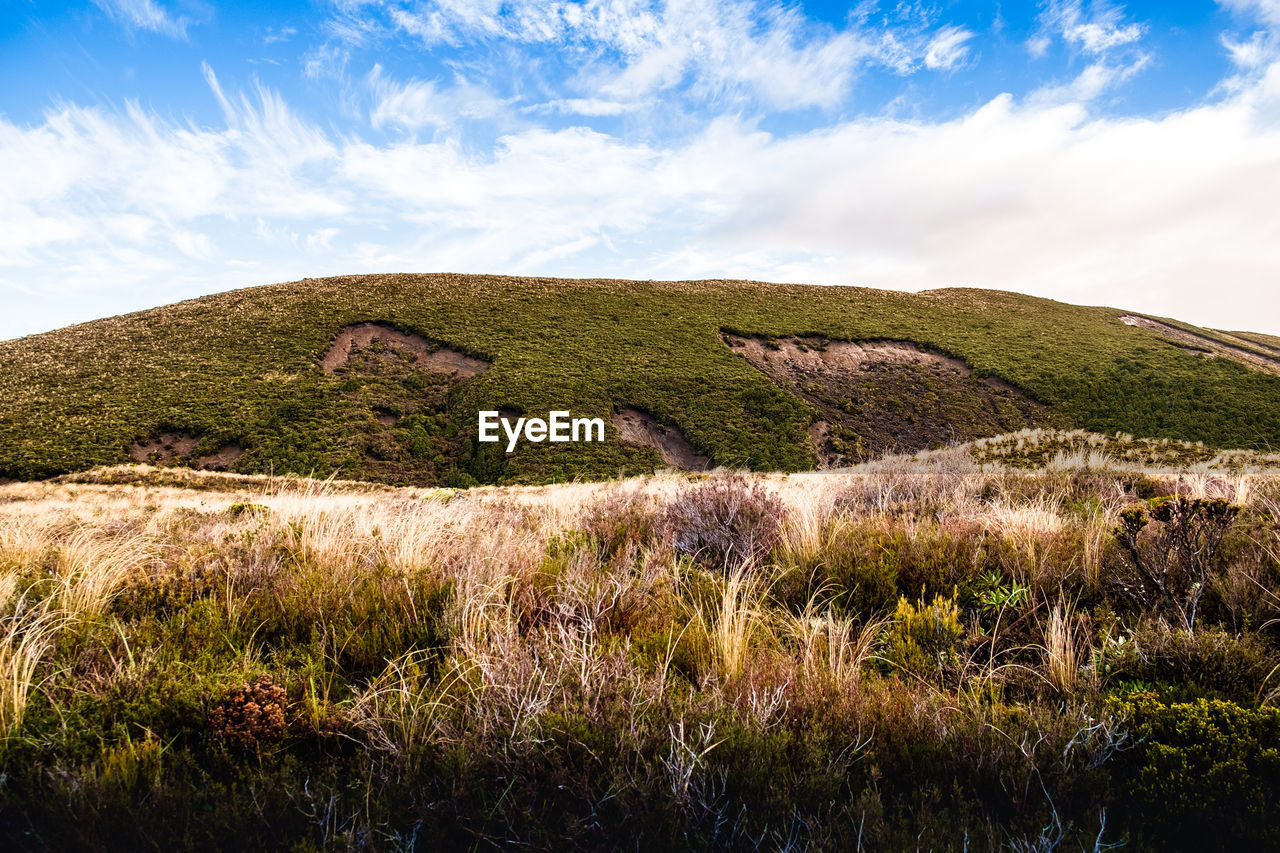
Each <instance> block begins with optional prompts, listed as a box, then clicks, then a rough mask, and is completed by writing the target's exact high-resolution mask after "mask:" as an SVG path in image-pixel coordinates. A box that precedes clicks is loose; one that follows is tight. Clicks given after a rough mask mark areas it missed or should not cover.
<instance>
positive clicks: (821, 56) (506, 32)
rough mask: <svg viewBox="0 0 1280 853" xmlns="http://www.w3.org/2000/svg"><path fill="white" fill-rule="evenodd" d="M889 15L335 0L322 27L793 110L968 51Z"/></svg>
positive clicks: (582, 76)
mask: <svg viewBox="0 0 1280 853" xmlns="http://www.w3.org/2000/svg"><path fill="white" fill-rule="evenodd" d="M890 18H891V20H888V21H881V22H879V23H876V24H873V23H872V22H871V19H870V15H869V13H867V12H864V13H862V14H855V15H853V16H852V17H851V18H850V20H849V21H848V23H847V24H846V25H845V26H843V27H833V26H830V25H826V24H817V23H815V22H813V21H812V20H810V19H809V18H808V17H806V16H805V14H804V13H803V12H802V11H801V10H800V8H799V7H796V6H792V5H783V4H779V3H773V2H760V1H759V0H686V2H663V0H611V2H603V0H585V2H577V1H576V0H507V2H496V0H483V2H460V0H431V2H414V3H406V2H400V0H370V2H356V1H355V0H339V2H337V3H336V4H335V14H334V15H333V17H332V18H331V20H330V22H329V24H328V25H327V27H328V32H329V34H330V36H331V37H332V39H333V40H334V43H336V44H344V45H349V46H357V45H365V44H368V43H369V42H370V41H371V40H376V39H381V38H389V37H391V36H393V35H401V36H407V37H410V38H413V39H417V40H418V41H420V43H421V44H422V45H423V46H424V48H426V49H428V50H437V49H442V48H447V47H455V48H456V47H464V46H470V47H474V46H476V45H484V44H489V45H492V44H497V43H506V44H516V45H525V46H530V45H533V46H554V47H555V50H556V52H557V53H559V54H561V55H562V57H563V58H565V61H567V62H568V63H569V64H570V65H571V66H572V69H573V70H572V73H571V74H570V75H569V76H568V79H567V80H566V81H565V82H566V83H567V84H568V85H570V86H571V87H576V88H577V89H578V90H579V91H578V92H577V93H575V94H579V95H581V97H578V98H576V99H575V98H562V99H559V100H561V101H569V100H578V101H587V100H596V101H602V100H609V101H612V102H613V103H618V104H622V103H624V102H628V101H632V102H634V101H640V100H645V99H649V98H652V97H654V96H656V95H659V94H662V95H666V94H668V93H671V92H673V91H675V92H681V93H683V94H686V95H688V96H690V97H692V98H694V99H698V100H702V101H709V100H719V101H735V100H736V101H741V100H755V101H758V102H759V103H760V104H761V105H762V106H764V107H766V108H769V109H774V110H791V109H804V108H809V107H820V108H827V107H832V106H835V105H837V104H838V103H840V102H841V101H842V100H843V99H844V98H845V97H846V96H847V95H848V93H849V90H850V87H851V86H852V85H853V83H854V81H855V80H856V78H857V76H858V75H859V73H860V72H861V71H862V70H864V69H866V68H885V69H889V70H892V71H894V72H896V73H902V74H906V73H911V72H913V71H915V70H917V69H918V68H920V67H924V68H927V69H930V70H940V69H949V68H952V67H954V66H955V65H956V64H957V63H959V62H961V61H962V60H963V59H964V57H965V56H966V55H967V53H968V47H967V44H966V42H968V41H969V40H970V39H971V38H972V37H973V33H972V32H970V31H968V30H966V29H964V28H961V27H956V26H951V25H939V24H937V22H934V21H933V20H932V19H931V16H930V15H921V14H919V13H918V12H914V11H910V12H908V11H904V12H901V13H897V16H896V17H894V16H890ZM324 51H327V53H328V54H329V55H330V56H332V55H333V54H334V53H335V52H339V53H340V52H341V49H340V48H335V44H330V45H328V46H327V47H325V48H324V49H323V51H319V50H318V51H317V52H316V55H317V57H319V56H320V55H321V53H322V52H324ZM317 67H320V66H317Z"/></svg>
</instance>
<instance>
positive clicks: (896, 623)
mask: <svg viewBox="0 0 1280 853" xmlns="http://www.w3.org/2000/svg"><path fill="white" fill-rule="evenodd" d="M963 636H964V627H963V626H962V625H961V624H960V609H959V608H958V607H957V606H956V601H955V598H954V597H951V598H943V597H942V596H941V595H939V596H935V597H934V599H933V604H926V603H925V601H924V599H923V598H922V599H920V602H919V604H918V605H917V604H912V603H911V602H910V601H908V600H907V598H906V596H902V597H901V598H899V599H898V610H897V612H896V613H895V614H894V620H893V624H892V625H891V626H890V628H889V651H888V659H889V660H890V661H891V662H892V663H894V664H896V665H897V666H899V667H901V668H902V669H904V670H906V671H907V672H911V673H915V674H917V675H932V674H934V673H937V672H938V671H939V670H941V669H943V668H945V667H947V666H950V665H951V664H953V663H954V662H955V659H956V644H957V643H959V642H960V638H961V637H963Z"/></svg>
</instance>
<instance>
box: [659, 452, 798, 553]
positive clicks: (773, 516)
mask: <svg viewBox="0 0 1280 853" xmlns="http://www.w3.org/2000/svg"><path fill="white" fill-rule="evenodd" d="M784 514H785V508H784V506H783V504H782V500H781V499H780V498H779V497H778V496H777V495H775V494H774V493H772V492H771V491H769V490H768V489H767V488H766V487H765V486H763V485H761V484H760V483H759V482H757V481H754V480H750V479H748V478H747V477H745V476H743V475H741V474H723V475H718V476H713V477H711V478H710V479H707V480H705V481H702V482H699V483H695V484H693V485H690V486H686V487H685V488H684V489H682V490H681V491H680V492H679V493H678V494H677V495H676V496H675V497H674V498H672V499H671V501H670V502H669V503H668V504H667V507H666V511H665V513H664V515H663V527H664V529H665V530H666V531H667V532H668V535H669V536H670V537H671V543H672V545H673V546H674V547H675V549H676V550H677V551H679V552H680V553H682V554H686V555H688V556H690V557H692V558H694V559H695V560H697V561H698V562H700V563H702V564H703V565H704V566H706V567H707V568H709V569H714V570H720V571H731V570H733V569H735V568H738V567H741V566H747V567H755V566H758V565H759V564H760V563H761V562H763V560H764V558H765V557H766V556H767V555H768V554H769V552H770V551H771V550H772V549H773V546H774V544H775V543H776V542H777V541H778V535H779V531H780V528H781V525H782V520H783V516H784Z"/></svg>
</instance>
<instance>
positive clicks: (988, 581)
mask: <svg viewBox="0 0 1280 853" xmlns="http://www.w3.org/2000/svg"><path fill="white" fill-rule="evenodd" d="M977 592H978V603H979V604H980V605H982V609H983V610H984V611H986V612H987V613H994V612H996V611H999V610H1004V609H1006V608H1007V609H1012V610H1017V609H1018V608H1020V607H1022V605H1023V604H1025V603H1026V602H1027V600H1028V599H1029V598H1030V597H1031V588H1030V587H1027V586H1023V585H1021V584H1019V583H1018V582H1017V581H1016V580H1009V581H1008V582H1005V576H1004V575H1003V574H1001V573H1000V572H998V571H996V570H994V569H992V570H990V571H987V572H986V573H984V574H983V575H982V576H981V577H980V578H979V579H978V589H977Z"/></svg>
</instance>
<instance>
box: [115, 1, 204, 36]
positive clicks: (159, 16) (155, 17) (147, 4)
mask: <svg viewBox="0 0 1280 853" xmlns="http://www.w3.org/2000/svg"><path fill="white" fill-rule="evenodd" d="M93 2H94V4H95V5H96V6H97V7H98V8H99V9H101V10H102V11H103V12H106V13H107V15H109V16H110V17H111V18H112V19H114V20H115V21H118V22H119V23H120V24H122V25H123V26H125V27H127V28H128V29H131V30H147V31H148V32H153V33H160V34H161V35H166V36H172V37H174V38H182V39H185V38H186V37H187V19H186V18H183V17H177V18H175V17H173V16H171V15H170V14H169V12H168V11H167V10H166V9H165V8H164V7H163V6H161V5H160V4H159V3H156V2H155V0H93Z"/></svg>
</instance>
